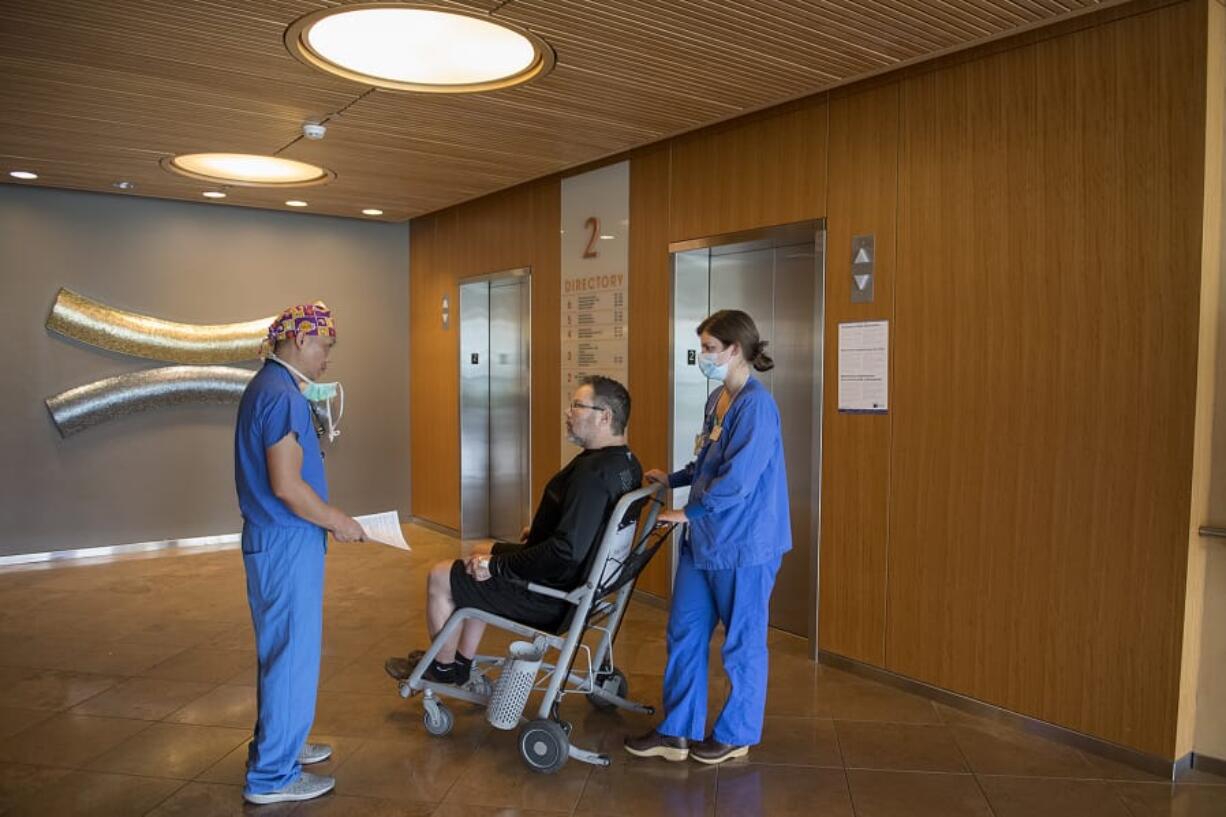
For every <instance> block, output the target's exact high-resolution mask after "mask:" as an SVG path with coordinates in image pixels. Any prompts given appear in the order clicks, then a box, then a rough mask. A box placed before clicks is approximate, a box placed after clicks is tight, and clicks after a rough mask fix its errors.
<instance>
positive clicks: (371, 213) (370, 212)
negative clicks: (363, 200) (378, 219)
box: [362, 207, 383, 216]
mask: <svg viewBox="0 0 1226 817" xmlns="http://www.w3.org/2000/svg"><path fill="white" fill-rule="evenodd" d="M362 215H364V216H381V215H383V211H382V210H376V209H375V208H374V207H367V208H366V209H365V210H363V211H362Z"/></svg>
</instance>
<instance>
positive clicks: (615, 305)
mask: <svg viewBox="0 0 1226 817" xmlns="http://www.w3.org/2000/svg"><path fill="white" fill-rule="evenodd" d="M561 226H562V239H561V240H562V315H561V319H562V320H561V328H562V337H561V341H562V417H563V419H562V421H561V422H562V449H561V450H562V464H563V465H565V464H566V463H568V462H570V461H571V459H572V458H573V457H574V456H575V454H577V453H579V449H578V447H576V446H575V445H574V444H573V443H571V442H569V441H568V440H567V436H566V421H565V415H566V408H567V407H568V406H569V405H570V400H571V395H572V394H574V391H575V389H576V388H578V386H579V380H580V378H582V377H583V376H584V375H589V374H601V375H604V376H606V377H611V378H613V379H614V380H617V381H618V382H620V383H622V384H623V385H625V384H626V380H627V376H628V374H629V371H630V349H629V338H628V328H627V319H628V318H629V312H628V311H627V309H626V298H627V295H628V294H629V281H628V274H627V272H628V269H629V262H630V252H629V237H630V163H629V162H619V163H617V164H615V165H609V166H608V167H602V168H600V169H598V170H593V171H591V172H590V173H581V174H579V175H578V176H571V177H570V178H567V179H563V180H562V225H561Z"/></svg>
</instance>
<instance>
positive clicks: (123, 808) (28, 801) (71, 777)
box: [4, 771, 183, 817]
mask: <svg viewBox="0 0 1226 817" xmlns="http://www.w3.org/2000/svg"><path fill="white" fill-rule="evenodd" d="M182 785H183V783H182V781H179V780H162V779H158V778H153V777H132V776H130V775H122V774H103V773H101V772H84V771H73V772H69V773H68V774H66V775H64V776H63V777H61V778H60V779H59V780H57V781H56V782H55V784H54V785H50V786H45V787H43V788H42V789H40V790H38V791H35V792H32V793H30V794H29V795H27V796H26V797H23V798H21V799H19V800H18V801H17V803H15V804H14V805H13V807H12V808H11V809H10V810H9V811H6V812H5V813H4V814H5V817H51V816H52V815H54V817H78V815H80V817H133V816H134V815H142V814H145V813H146V812H148V811H149V810H150V809H152V808H153V807H154V806H156V805H157V804H158V803H160V802H162V801H163V800H165V799H166V798H167V797H169V796H170V795H171V794H173V793H174V791H175V790H176V789H178V788H179V787H180V786H182Z"/></svg>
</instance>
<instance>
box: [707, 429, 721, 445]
mask: <svg viewBox="0 0 1226 817" xmlns="http://www.w3.org/2000/svg"><path fill="white" fill-rule="evenodd" d="M722 433H724V427H723V426H716V427H715V428H713V429H711V433H710V434H708V435H707V437H708V438H709V439H710V440H711V442H713V443H717V442H719V435H720V434H722Z"/></svg>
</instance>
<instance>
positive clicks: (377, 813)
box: [294, 791, 477, 817]
mask: <svg viewBox="0 0 1226 817" xmlns="http://www.w3.org/2000/svg"><path fill="white" fill-rule="evenodd" d="M437 808H438V804H437V803H418V802H412V801H407V800H406V801H404V802H399V803H398V802H396V801H394V800H380V799H375V798H370V797H361V796H354V795H348V794H341V793H339V792H337V791H334V792H332V793H331V794H329V795H327V796H325V797H320V798H318V799H315V800H308V801H307V802H304V803H302V804H300V805H299V806H298V808H296V809H294V817H431V815H433V814H435V813H436V812H435V810H436V809H437ZM466 817H477V815H476V814H473V813H472V812H466Z"/></svg>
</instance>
